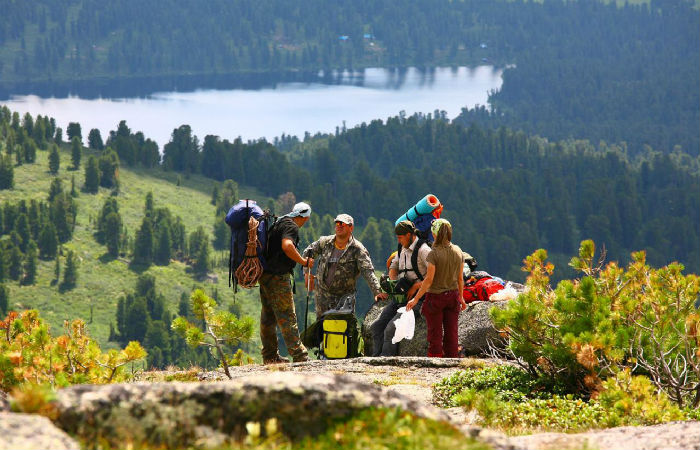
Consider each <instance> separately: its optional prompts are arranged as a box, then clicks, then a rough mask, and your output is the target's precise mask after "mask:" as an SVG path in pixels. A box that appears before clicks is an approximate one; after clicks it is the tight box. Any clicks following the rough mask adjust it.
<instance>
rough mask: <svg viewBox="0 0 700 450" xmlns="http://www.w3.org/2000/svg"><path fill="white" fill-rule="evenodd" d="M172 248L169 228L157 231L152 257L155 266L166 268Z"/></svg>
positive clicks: (164, 227)
mask: <svg viewBox="0 0 700 450" xmlns="http://www.w3.org/2000/svg"><path fill="white" fill-rule="evenodd" d="M172 246H173V243H172V236H171V234H170V227H167V226H163V227H160V228H159V229H158V236H157V243H156V251H155V255H154V259H155V262H156V264H159V265H161V266H167V265H168V264H169V263H170V257H171V253H172Z"/></svg>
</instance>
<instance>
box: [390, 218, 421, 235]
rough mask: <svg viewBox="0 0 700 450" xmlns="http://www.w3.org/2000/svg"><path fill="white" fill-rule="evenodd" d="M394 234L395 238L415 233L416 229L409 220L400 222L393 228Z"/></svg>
mask: <svg viewBox="0 0 700 450" xmlns="http://www.w3.org/2000/svg"><path fill="white" fill-rule="evenodd" d="M394 232H395V233H396V235H397V236H399V235H403V234H408V233H415V232H416V227H415V225H413V222H411V221H410V220H402V221H401V222H399V223H397V224H396V226H395V227H394Z"/></svg>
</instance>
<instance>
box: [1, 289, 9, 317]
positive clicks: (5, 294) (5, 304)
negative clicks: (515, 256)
mask: <svg viewBox="0 0 700 450" xmlns="http://www.w3.org/2000/svg"><path fill="white" fill-rule="evenodd" d="M9 308H10V288H8V287H7V286H5V283H0V317H2V318H5V316H6V315H7V313H8V310H9Z"/></svg>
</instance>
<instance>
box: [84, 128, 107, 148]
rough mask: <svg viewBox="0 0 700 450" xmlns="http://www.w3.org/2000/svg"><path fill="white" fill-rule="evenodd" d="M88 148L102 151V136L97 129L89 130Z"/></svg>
mask: <svg viewBox="0 0 700 450" xmlns="http://www.w3.org/2000/svg"><path fill="white" fill-rule="evenodd" d="M88 146H89V147H90V148H92V149H95V150H102V149H104V143H103V142H102V135H101V134H100V130H98V129H97V128H93V129H92V130H90V133H88Z"/></svg>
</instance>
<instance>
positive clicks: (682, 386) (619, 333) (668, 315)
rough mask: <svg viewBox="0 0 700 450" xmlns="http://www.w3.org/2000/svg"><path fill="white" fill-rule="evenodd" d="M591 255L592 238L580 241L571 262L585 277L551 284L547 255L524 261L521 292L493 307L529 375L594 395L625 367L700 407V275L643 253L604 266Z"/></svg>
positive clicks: (496, 320) (542, 252)
mask: <svg viewBox="0 0 700 450" xmlns="http://www.w3.org/2000/svg"><path fill="white" fill-rule="evenodd" d="M594 254H595V245H594V243H593V242H592V241H590V240H589V241H583V242H581V246H580V249H579V256H578V257H575V258H572V260H571V262H570V266H572V267H573V268H574V269H576V270H578V271H580V272H582V274H583V276H582V277H581V278H580V279H576V280H564V281H562V282H561V283H559V284H558V285H557V287H556V288H555V289H552V288H551V286H550V285H549V277H550V276H551V274H552V272H553V270H554V266H553V265H552V264H551V263H548V262H547V261H546V258H547V252H546V251H545V250H542V249H540V250H537V251H536V252H535V253H533V254H532V255H530V256H529V257H527V258H526V259H525V267H524V269H523V270H525V271H527V272H529V276H528V279H527V288H526V291H525V293H523V294H521V295H520V296H518V298H517V299H516V300H514V301H513V302H511V303H510V304H509V306H508V307H507V308H505V309H503V310H501V309H499V308H494V309H492V312H491V313H492V316H493V319H494V323H495V324H496V326H497V327H499V328H501V329H502V330H503V331H504V332H505V333H506V334H507V335H508V336H509V338H510V339H509V346H508V350H509V351H510V352H512V354H513V355H514V356H515V357H516V358H517V359H518V360H519V361H520V362H521V364H522V365H523V366H524V367H525V368H526V369H527V370H528V371H529V372H530V373H531V374H532V375H535V376H547V377H550V378H552V379H556V380H560V381H562V382H564V383H568V385H569V389H570V390H571V392H581V393H584V394H595V393H596V392H598V391H600V390H601V388H602V383H603V380H605V379H607V378H609V377H612V376H615V375H616V374H617V373H619V372H620V371H621V370H623V369H625V368H627V369H629V370H631V371H632V373H636V374H645V375H648V376H649V377H650V378H651V380H652V381H653V383H654V385H655V386H656V387H657V389H660V390H664V391H665V392H666V393H667V394H668V395H669V397H670V398H671V400H673V401H674V402H675V403H676V404H678V405H679V406H681V407H682V406H683V405H684V404H685V403H686V402H688V401H690V402H691V403H692V405H693V406H694V407H698V405H699V404H700V350H699V347H698V343H699V339H700V335H699V334H698V332H699V330H700V315H699V314H698V311H697V309H696V308H695V306H694V303H695V301H696V299H697V297H698V293H699V292H700V278H699V277H698V276H696V275H692V274H691V275H683V273H682V271H683V266H682V265H681V264H678V263H672V264H670V265H668V266H666V267H663V268H661V269H653V268H651V267H649V266H648V265H647V264H646V256H645V253H644V252H635V253H633V254H632V261H631V262H630V264H629V266H628V267H627V269H624V268H622V267H620V266H619V265H618V264H617V263H615V262H610V263H608V264H607V265H605V266H603V262H602V258H601V259H600V261H596V260H595V259H594Z"/></svg>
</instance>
